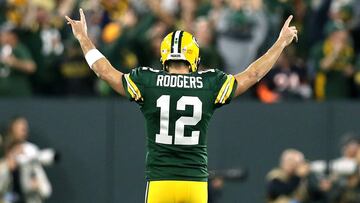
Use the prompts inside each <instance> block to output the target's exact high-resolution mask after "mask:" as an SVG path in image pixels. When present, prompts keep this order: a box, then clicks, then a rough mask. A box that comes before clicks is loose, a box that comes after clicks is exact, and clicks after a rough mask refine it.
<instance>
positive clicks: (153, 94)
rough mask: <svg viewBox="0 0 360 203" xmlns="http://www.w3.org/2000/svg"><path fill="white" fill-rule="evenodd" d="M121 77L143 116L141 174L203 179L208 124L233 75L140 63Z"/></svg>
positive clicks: (226, 98) (230, 90) (232, 85)
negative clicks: (143, 167)
mask: <svg viewBox="0 0 360 203" xmlns="http://www.w3.org/2000/svg"><path fill="white" fill-rule="evenodd" d="M122 82H123V85H124V88H125V91H126V93H127V95H128V97H129V98H130V100H132V101H136V102H137V103H138V104H139V105H140V107H141V111H142V113H143V115H144V117H145V120H146V129H147V137H146V139H147V140H146V145H147V155H146V179H147V180H193V181H207V176H208V172H207V139H206V134H207V128H208V125H209V122H210V119H211V117H212V115H213V113H214V110H215V109H216V108H218V107H220V106H222V105H224V104H228V103H229V102H230V101H231V98H232V97H233V95H234V92H235V89H236V85H237V84H236V80H235V78H234V76H232V75H227V74H225V73H224V72H221V71H219V70H215V69H209V70H206V71H199V72H195V73H189V74H170V73H168V72H166V71H160V70H154V69H151V68H148V67H140V68H136V69H133V70H132V71H131V72H130V73H129V74H125V75H124V77H123V79H122Z"/></svg>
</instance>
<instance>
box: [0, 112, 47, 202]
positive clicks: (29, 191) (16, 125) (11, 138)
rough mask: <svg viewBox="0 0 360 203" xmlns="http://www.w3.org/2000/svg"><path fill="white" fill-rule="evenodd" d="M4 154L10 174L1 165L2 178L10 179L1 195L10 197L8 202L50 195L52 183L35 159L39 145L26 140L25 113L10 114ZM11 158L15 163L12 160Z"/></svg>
mask: <svg viewBox="0 0 360 203" xmlns="http://www.w3.org/2000/svg"><path fill="white" fill-rule="evenodd" d="M5 136H6V137H5V142H4V149H5V157H7V158H8V159H9V161H10V164H9V163H8V164H9V165H8V167H9V169H10V171H11V174H10V173H7V172H9V171H6V168H5V169H4V173H5V176H6V175H7V176H10V177H6V178H5V180H8V181H9V180H10V181H11V187H10V188H9V189H10V190H8V191H7V192H6V193H5V194H4V195H5V198H11V199H12V201H11V202H19V203H22V202H24V203H41V202H43V200H44V199H45V198H47V197H49V196H50V194H51V185H50V182H49V180H48V178H47V176H46V174H45V172H44V169H43V168H42V166H41V164H40V163H39V162H38V161H36V158H35V157H36V155H37V154H38V151H39V149H38V147H37V146H36V145H35V144H33V143H30V142H28V141H27V138H28V136H29V126H28V122H27V119H26V118H24V117H15V118H13V119H12V120H11V121H10V123H9V126H8V130H7V134H6V135H5ZM13 159H15V160H16V163H14V162H12V161H13Z"/></svg>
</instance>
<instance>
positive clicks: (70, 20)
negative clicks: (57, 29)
mask: <svg viewBox="0 0 360 203" xmlns="http://www.w3.org/2000/svg"><path fill="white" fill-rule="evenodd" d="M65 19H66V20H67V21H68V23H70V24H72V25H73V24H74V20H72V19H71V18H69V16H65Z"/></svg>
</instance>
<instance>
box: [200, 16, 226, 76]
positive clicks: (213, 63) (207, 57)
mask: <svg viewBox="0 0 360 203" xmlns="http://www.w3.org/2000/svg"><path fill="white" fill-rule="evenodd" d="M194 34H195V38H196V39H197V41H198V43H199V46H200V48H201V61H200V68H202V69H206V68H217V69H220V70H221V69H223V62H222V59H221V57H220V54H219V53H218V52H217V50H216V48H215V47H214V30H213V27H212V25H211V23H210V21H209V20H208V19H207V18H205V17H199V18H198V19H197V21H196V23H195V32H194Z"/></svg>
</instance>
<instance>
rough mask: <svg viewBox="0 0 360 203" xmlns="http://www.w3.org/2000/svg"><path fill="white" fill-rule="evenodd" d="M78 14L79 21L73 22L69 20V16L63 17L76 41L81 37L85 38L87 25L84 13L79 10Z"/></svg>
mask: <svg viewBox="0 0 360 203" xmlns="http://www.w3.org/2000/svg"><path fill="white" fill-rule="evenodd" d="M79 13H80V20H73V19H71V18H69V16H65V18H66V20H67V21H68V23H67V24H70V25H71V28H72V31H73V34H74V36H75V37H76V39H78V40H79V39H80V38H82V37H87V25H86V19H85V15H84V11H83V10H82V9H81V8H80V9H79Z"/></svg>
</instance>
